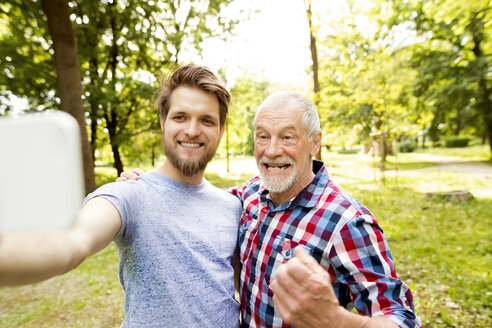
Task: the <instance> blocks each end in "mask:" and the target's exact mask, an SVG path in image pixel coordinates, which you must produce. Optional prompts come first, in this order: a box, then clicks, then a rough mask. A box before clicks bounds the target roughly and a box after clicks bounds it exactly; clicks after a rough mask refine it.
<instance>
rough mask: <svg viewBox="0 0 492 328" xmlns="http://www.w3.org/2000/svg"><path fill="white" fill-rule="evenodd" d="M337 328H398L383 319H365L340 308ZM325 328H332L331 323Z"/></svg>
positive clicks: (388, 320)
mask: <svg viewBox="0 0 492 328" xmlns="http://www.w3.org/2000/svg"><path fill="white" fill-rule="evenodd" d="M340 313H341V316H340V318H341V319H340V321H339V325H337V327H339V328H398V326H397V325H396V324H395V323H394V322H393V321H391V320H390V319H388V318H385V317H372V318H371V317H365V316H362V315H359V314H355V313H352V312H349V311H347V310H346V309H344V308H341V312H340ZM327 327H332V326H331V323H329V325H327Z"/></svg>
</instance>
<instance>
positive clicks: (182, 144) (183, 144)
mask: <svg viewBox="0 0 492 328" xmlns="http://www.w3.org/2000/svg"><path fill="white" fill-rule="evenodd" d="M181 146H183V147H187V148H198V147H200V144H199V143H194V142H181Z"/></svg>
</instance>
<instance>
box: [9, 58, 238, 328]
mask: <svg viewBox="0 0 492 328" xmlns="http://www.w3.org/2000/svg"><path fill="white" fill-rule="evenodd" d="M229 100H230V95H229V93H228V92H227V90H226V89H225V88H224V87H223V86H222V85H221V84H220V82H219V81H218V79H217V78H216V76H215V75H214V74H213V73H212V72H211V71H210V70H208V69H207V68H205V67H201V66H196V65H186V66H183V67H181V68H178V69H177V70H176V71H175V72H174V73H173V75H172V76H171V77H170V78H169V79H167V80H165V81H164V82H163V85H162V89H161V92H160V96H159V99H158V106H159V110H160V124H161V128H162V131H163V132H162V133H163V134H162V139H163V148H164V152H165V154H166V160H165V162H164V163H163V164H162V165H160V166H158V167H156V168H155V169H153V170H152V171H150V172H147V173H145V174H143V175H142V176H141V178H140V179H139V181H137V182H129V183H111V184H107V185H105V186H102V187H101V188H99V189H97V190H96V191H95V192H94V193H92V194H90V195H88V196H87V198H86V200H85V204H84V206H83V208H82V209H81V210H80V212H79V214H78V218H77V220H76V223H75V225H74V227H73V228H71V229H70V230H68V231H60V232H53V233H25V234H4V235H2V236H1V238H2V240H1V243H0V285H16V284H27V283H34V282H38V281H42V280H45V279H48V278H50V277H52V276H55V275H59V274H64V273H66V272H68V271H70V270H72V269H74V268H76V267H77V266H78V265H79V264H80V263H81V262H82V261H84V260H85V259H86V258H87V257H89V256H90V255H92V254H94V253H96V252H98V251H100V250H102V249H103V248H104V247H106V246H107V245H108V244H109V243H110V242H111V241H112V240H114V242H115V244H116V246H117V249H118V255H119V261H120V268H119V275H120V282H121V285H122V287H123V290H124V292H125V319H124V322H123V324H122V327H132V328H133V327H142V328H148V327H237V326H239V304H238V302H237V301H236V300H235V288H234V270H233V261H234V259H235V256H234V255H235V251H236V245H237V231H238V228H239V218H240V216H241V203H240V202H239V200H238V199H237V198H236V197H234V196H232V195H230V194H228V193H227V192H225V191H222V190H220V189H218V188H216V187H214V186H212V185H211V184H210V183H209V182H208V181H206V180H205V179H204V178H203V173H204V170H205V167H206V166H207V163H208V162H209V161H210V160H211V159H212V158H213V156H214V154H215V152H216V150H217V146H218V144H219V141H220V139H221V137H222V134H223V132H224V124H225V119H226V115H227V110H228V105H229ZM54 210H55V209H54Z"/></svg>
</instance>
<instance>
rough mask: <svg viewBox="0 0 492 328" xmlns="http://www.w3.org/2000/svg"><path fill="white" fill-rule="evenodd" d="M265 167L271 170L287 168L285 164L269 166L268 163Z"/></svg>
mask: <svg viewBox="0 0 492 328" xmlns="http://www.w3.org/2000/svg"><path fill="white" fill-rule="evenodd" d="M267 168H268V169H269V170H273V171H282V170H286V169H287V165H284V166H270V165H267Z"/></svg>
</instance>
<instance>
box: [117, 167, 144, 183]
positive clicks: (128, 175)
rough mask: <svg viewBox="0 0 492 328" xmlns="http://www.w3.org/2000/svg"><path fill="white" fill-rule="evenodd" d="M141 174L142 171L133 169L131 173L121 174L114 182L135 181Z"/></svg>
mask: <svg viewBox="0 0 492 328" xmlns="http://www.w3.org/2000/svg"><path fill="white" fill-rule="evenodd" d="M142 173H144V171H142V170H141V169H139V168H136V169H133V170H131V171H125V172H121V174H120V177H119V178H118V179H116V182H122V181H127V180H135V181H137V180H138V176H139V175H140V174H142Z"/></svg>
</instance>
